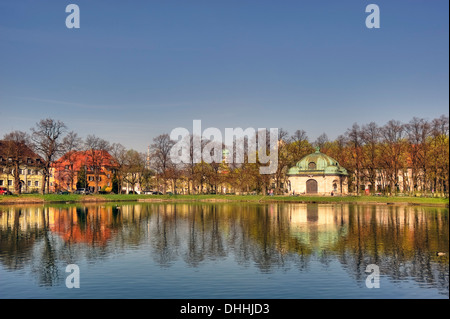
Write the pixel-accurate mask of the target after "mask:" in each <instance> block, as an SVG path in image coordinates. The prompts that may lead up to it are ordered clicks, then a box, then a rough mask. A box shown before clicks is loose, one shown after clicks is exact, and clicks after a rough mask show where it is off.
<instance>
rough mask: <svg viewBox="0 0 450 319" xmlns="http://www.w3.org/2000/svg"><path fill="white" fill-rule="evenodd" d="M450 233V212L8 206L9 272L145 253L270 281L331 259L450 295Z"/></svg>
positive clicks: (3, 215) (358, 271) (4, 235)
mask: <svg viewBox="0 0 450 319" xmlns="http://www.w3.org/2000/svg"><path fill="white" fill-rule="evenodd" d="M448 234H449V229H448V209H425V208H419V207H401V206H392V207H389V206H381V205H380V206H369V205H367V206H363V205H359V206H353V205H314V204H269V205H257V204H236V203H233V204H205V203H201V204H199V203H196V204H186V203H177V204H157V203H145V204H129V205H121V206H120V207H119V208H116V206H115V204H114V205H111V204H110V205H105V204H101V205H95V204H92V205H89V206H83V207H75V206H61V207H56V206H52V207H44V206H37V205H36V206H26V207H20V208H13V207H2V206H0V239H1V240H0V263H1V264H2V265H5V267H8V268H10V269H17V265H18V264H20V263H22V264H24V263H32V262H36V263H39V262H40V261H39V260H40V259H44V258H46V260H44V262H40V263H39V264H40V265H41V264H44V265H51V264H55V262H54V261H55V260H66V259H68V257H67V256H70V258H71V261H73V260H74V259H75V260H76V259H81V258H92V259H95V258H98V257H99V256H102V257H108V256H110V255H112V254H116V253H117V252H120V251H127V250H128V249H133V250H134V249H143V250H145V254H147V253H148V254H149V255H150V256H151V258H153V260H154V262H155V263H156V264H158V265H160V266H161V267H170V266H171V265H172V264H173V263H174V262H175V261H177V260H182V261H184V262H185V263H186V264H187V265H188V266H190V267H198V266H199V265H201V264H202V263H208V261H210V260H213V261H214V262H220V260H225V259H226V260H228V259H234V261H235V262H236V263H237V264H239V265H249V264H252V265H255V266H256V267H257V268H258V269H260V270H261V271H264V272H265V271H273V270H274V269H280V268H284V267H288V268H292V267H294V268H298V269H299V271H302V270H303V269H308V268H309V267H310V266H311V265H318V263H321V262H326V261H325V260H322V258H325V257H323V256H326V258H328V260H330V259H333V260H334V261H336V262H337V263H340V264H341V265H342V266H343V267H344V268H345V269H346V270H347V271H348V272H349V273H350V275H351V277H352V278H357V279H358V278H361V276H363V275H365V274H364V271H365V265H367V264H370V263H375V264H377V265H379V266H380V269H381V270H382V273H383V274H385V275H389V276H391V277H392V278H395V279H403V278H408V279H410V278H415V279H416V280H426V281H427V282H429V281H435V282H438V283H439V285H441V286H442V287H444V288H445V287H447V294H448V258H447V259H442V258H441V259H439V258H438V257H436V256H435V252H436V251H445V252H447V253H448V244H449V242H448V238H449V236H448ZM35 247H37V248H35ZM130 247H132V248H130ZM44 249H47V251H48V253H47V254H45V255H44V254H43V253H42V251H43V250H44ZM33 252H34V255H33ZM36 252H38V254H36ZM228 257H231V258H228ZM316 257H318V258H316ZM227 262H229V261H227ZM44 270H45V269H44ZM44 270H43V272H44ZM358 280H359V279H358ZM445 280H447V281H445Z"/></svg>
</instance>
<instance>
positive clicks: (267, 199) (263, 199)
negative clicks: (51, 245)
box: [0, 194, 449, 208]
mask: <svg viewBox="0 0 450 319" xmlns="http://www.w3.org/2000/svg"><path fill="white" fill-rule="evenodd" d="M107 202H136V203H138V202H141V203H142V202H165V203H171V202H173V203H175V202H207V203H238V202H241V203H259V204H269V203H272V204H273V203H289V204H293V203H298V204H365V205H389V206H399V205H400V206H432V207H446V208H448V207H449V200H448V199H444V198H422V197H406V196H392V197H388V196H380V197H378V196H342V197H340V196H336V197H325V196H295V197H293V196H262V195H55V194H48V195H20V196H14V197H11V198H0V206H4V205H26V204H64V203H66V204H77V203H82V204H84V203H88V204H89V203H107Z"/></svg>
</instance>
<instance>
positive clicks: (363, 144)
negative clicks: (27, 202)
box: [3, 115, 449, 196]
mask: <svg viewBox="0 0 450 319" xmlns="http://www.w3.org/2000/svg"><path fill="white" fill-rule="evenodd" d="M278 134H279V136H278V167H277V170H276V172H275V173H274V174H270V175H269V174H260V170H259V168H260V167H261V165H264V164H261V163H259V162H256V163H249V161H248V156H249V154H248V153H246V152H245V150H244V154H245V156H244V163H242V164H234V163H230V164H227V163H224V162H223V161H220V162H219V161H217V162H212V163H205V162H201V163H194V162H193V160H192V161H191V162H190V163H187V164H186V163H184V164H174V163H173V162H172V161H171V158H170V150H171V148H172V146H173V145H174V144H175V141H173V140H171V139H170V135H169V134H161V135H159V136H156V137H155V138H153V140H152V143H151V144H150V145H149V149H148V151H147V153H145V152H139V151H136V150H134V149H127V148H126V147H125V146H123V145H122V144H120V143H110V142H109V141H107V140H105V139H102V138H100V137H97V136H95V135H88V136H87V137H86V138H84V139H83V138H81V137H80V136H79V135H78V134H77V133H76V132H74V131H69V130H68V127H67V126H66V124H65V123H63V122H62V121H59V120H54V119H51V118H47V119H43V120H40V121H39V122H38V123H36V125H35V127H33V128H31V129H30V132H29V133H27V132H23V131H13V132H10V133H7V134H5V135H4V137H3V141H4V142H8V141H10V142H13V143H11V144H10V145H21V144H22V145H27V146H29V147H30V148H31V149H32V150H33V151H34V152H35V153H36V154H38V155H39V156H41V157H42V159H43V163H42V171H43V174H42V183H41V187H42V189H41V192H42V193H46V192H49V190H50V173H51V167H52V165H53V163H54V162H55V161H56V160H57V159H58V158H60V157H61V156H63V155H64V156H66V157H67V158H66V160H68V161H69V163H71V165H69V168H68V171H69V172H71V171H72V172H71V174H72V175H71V178H72V183H73V181H74V180H75V178H74V177H75V174H79V175H78V178H77V180H78V181H79V185H77V186H80V180H82V179H83V176H82V175H83V173H84V175H85V176H84V178H86V172H82V171H81V172H80V171H78V172H75V171H74V169H73V168H74V166H73V161H74V160H75V159H71V158H70V154H74V152H75V151H85V152H87V153H88V154H89V155H90V157H91V161H92V163H91V169H92V172H93V174H94V176H95V178H94V180H95V183H96V186H97V185H98V178H97V177H98V175H99V174H100V172H101V166H102V163H103V161H104V157H105V156H106V154H109V155H111V156H112V157H113V159H114V161H115V169H114V176H113V185H112V191H113V192H115V193H118V192H121V191H122V189H123V188H124V185H126V184H128V185H130V189H131V190H134V189H135V186H136V185H140V187H141V189H147V190H157V191H160V192H162V193H166V192H167V191H168V190H169V189H170V190H171V191H172V192H177V193H183V194H199V193H222V192H227V193H236V192H239V193H262V194H266V193H267V191H268V190H269V189H274V191H275V193H276V194H285V193H286V192H288V191H289V187H288V185H289V182H288V179H287V176H286V172H287V170H288V169H289V168H290V167H292V166H294V165H295V163H296V162H297V161H299V160H300V159H301V158H302V157H303V156H305V155H307V154H310V153H312V152H314V148H315V147H319V148H320V150H321V152H322V153H325V154H327V155H329V156H331V157H333V158H335V159H336V160H337V161H338V162H339V163H340V165H341V166H343V167H345V168H346V169H347V171H348V172H349V188H350V190H349V191H350V192H353V193H361V191H363V190H364V189H365V188H366V187H365V186H366V185H365V184H367V183H369V184H370V185H378V186H379V188H378V189H377V188H375V187H371V188H370V191H371V192H381V193H385V194H394V193H397V192H398V191H399V189H402V190H403V192H406V193H409V194H415V193H418V192H420V193H421V194H428V193H438V194H444V195H446V196H448V190H449V118H448V116H447V115H442V116H440V117H438V118H434V119H432V120H427V119H424V118H417V117H414V118H412V119H411V120H410V121H409V122H406V123H402V122H400V121H397V120H391V121H389V122H387V123H386V124H384V125H378V124H377V123H375V122H370V123H368V124H358V123H354V124H353V125H352V127H350V128H348V129H347V130H346V131H345V132H344V133H343V134H341V135H339V136H338V137H337V138H336V139H334V140H330V139H329V138H328V136H327V135H326V133H323V134H322V135H321V136H319V137H318V138H317V139H316V140H314V141H311V140H310V139H309V137H308V135H307V133H306V132H305V131H304V130H301V129H299V130H296V131H295V132H294V133H293V134H289V133H288V132H287V131H286V130H284V129H282V128H281V129H279V130H278ZM192 138H193V137H192V136H191V139H192ZM250 138H251V137H250ZM266 140H267V141H268V140H269V139H266ZM207 143H208V141H207V140H202V141H201V145H202V148H203V147H204V146H205V145H206V144H207ZM191 145H192V143H191ZM244 145H245V143H244ZM234 147H235V145H234V146H233V149H234ZM192 152H193V149H192V148H191V153H192ZM231 154H232V155H231V156H233V154H234V153H233V152H231ZM192 155H193V154H191V157H190V158H191V159H193V157H194V156H192ZM8 157H10V158H11V159H12V160H10V161H8V162H7V165H9V166H11V167H12V168H14V167H15V168H16V169H12V172H13V176H14V180H15V187H16V189H15V192H16V193H20V186H18V185H19V183H18V182H20V177H19V169H17V168H18V167H19V165H20V161H21V154H20V150H19V148H17V149H16V150H10V151H9V155H8ZM16 181H18V182H16ZM400 184H401V185H400ZM380 185H381V187H380ZM400 186H401V187H400ZM95 191H96V192H98V187H95Z"/></svg>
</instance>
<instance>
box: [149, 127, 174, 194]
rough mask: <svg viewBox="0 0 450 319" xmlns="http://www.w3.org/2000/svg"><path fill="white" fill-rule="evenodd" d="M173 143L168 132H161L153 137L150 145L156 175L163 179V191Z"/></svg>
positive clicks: (164, 190) (164, 191)
mask: <svg viewBox="0 0 450 319" xmlns="http://www.w3.org/2000/svg"><path fill="white" fill-rule="evenodd" d="M174 144H175V142H174V141H173V140H171V139H170V136H169V134H161V135H159V136H157V137H155V138H154V139H153V144H152V145H151V146H150V150H151V159H152V163H153V166H154V169H155V171H156V173H157V177H160V178H162V180H163V193H164V194H165V193H166V186H167V185H166V184H167V178H168V176H167V173H168V169H169V167H170V165H171V163H172V162H171V160H170V150H171V149H172V146H173V145H174Z"/></svg>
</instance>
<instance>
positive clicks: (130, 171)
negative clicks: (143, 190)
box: [123, 150, 146, 192]
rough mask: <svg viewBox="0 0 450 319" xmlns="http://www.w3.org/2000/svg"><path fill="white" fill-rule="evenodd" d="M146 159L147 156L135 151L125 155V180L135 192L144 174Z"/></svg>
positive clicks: (129, 151)
mask: <svg viewBox="0 0 450 319" xmlns="http://www.w3.org/2000/svg"><path fill="white" fill-rule="evenodd" d="M145 157H146V156H145V154H142V153H139V152H137V151H135V150H128V151H127V152H126V153H125V158H124V160H125V161H124V171H123V172H124V174H123V180H124V182H126V183H127V184H129V185H131V190H132V191H133V192H134V191H135V188H136V184H138V183H139V181H140V179H141V176H142V174H143V173H144V170H145Z"/></svg>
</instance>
